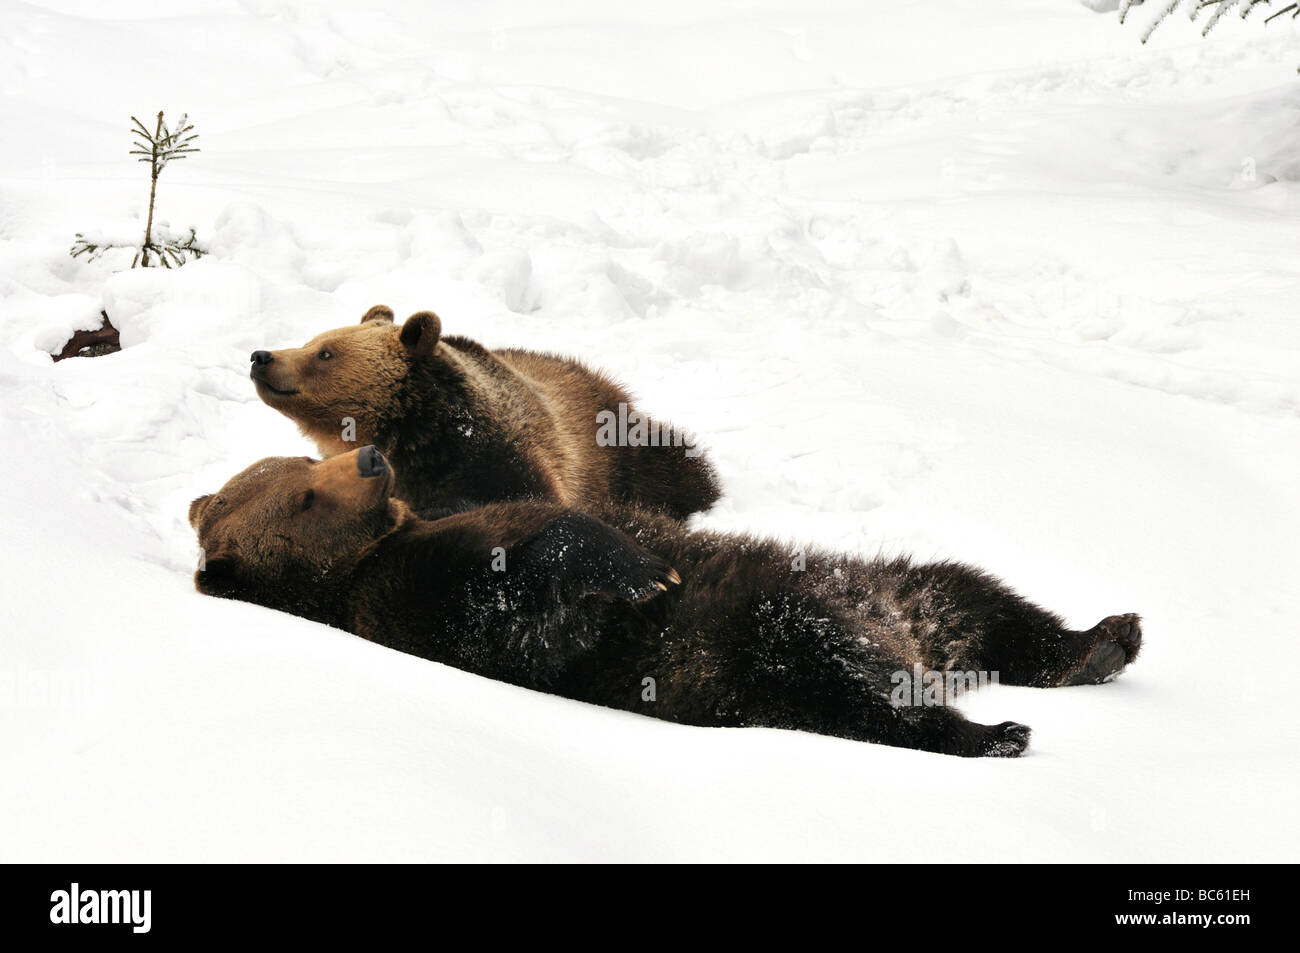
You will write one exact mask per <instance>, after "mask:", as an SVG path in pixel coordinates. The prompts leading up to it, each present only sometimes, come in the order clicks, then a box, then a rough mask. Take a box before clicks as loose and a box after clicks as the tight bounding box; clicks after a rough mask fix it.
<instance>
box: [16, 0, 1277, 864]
mask: <svg viewBox="0 0 1300 953" xmlns="http://www.w3.org/2000/svg"><path fill="white" fill-rule="evenodd" d="M1091 5H1092V6H1103V7H1104V6H1107V5H1108V4H1106V3H1095V4H1091ZM1147 6H1148V8H1150V7H1151V5H1147ZM160 13H161V14H164V15H160ZM1148 15H1149V14H1144V13H1143V12H1142V11H1141V10H1138V11H1137V12H1135V14H1134V15H1133V21H1134V22H1130V23H1129V24H1127V25H1126V26H1120V25H1119V24H1118V22H1117V20H1116V17H1115V14H1114V12H1113V11H1103V12H1094V11H1092V10H1090V9H1089V8H1088V6H1085V5H1084V4H1081V3H1079V2H1077V0H983V2H980V3H971V2H969V0H894V2H890V3H888V4H883V3H878V4H862V3H850V2H843V3H830V2H811V0H804V2H800V3H797V4H796V3H791V4H789V5H782V4H776V3H765V2H730V3H725V2H714V0H690V2H677V0H667V2H656V3H653V4H646V3H635V4H633V3H613V2H610V0H590V2H587V0H582V2H569V3H560V2H551V3H528V4H522V3H513V2H505V0H501V2H496V3H485V4H482V5H477V6H476V8H475V9H474V10H473V11H472V12H471V11H470V10H468V9H466V5H464V4H451V3H445V4H430V3H427V2H418V0H387V2H379V3H374V4H360V5H359V4H355V3H346V4H345V3H341V2H340V3H334V2H329V3H325V2H315V3H313V2H290V0H250V2H241V3H236V2H232V0H226V2H218V3H212V2H205V3H192V2H180V0H173V2H169V3H167V4H165V5H162V6H161V7H160V5H159V4H157V3H154V2H150V3H145V2H141V0H118V2H114V3H112V4H103V3H99V2H91V0H84V2H80V0H59V2H44V3H35V2H33V3H19V2H8V0H5V2H0V130H2V132H0V446H3V448H4V452H3V454H0V491H2V492H0V527H3V530H2V536H0V540H2V542H0V560H2V561H0V758H2V759H3V783H2V784H0V859H3V860H41V861H55V860H77V861H110V860H241V859H267V860H271V859H276V860H287V859H322V860H324V859H331V860H343V859H372V860H376V859H403V860H431V859H452V858H458V859H521V858H530V859H584V860H585V859H615V860H669V859H696V858H747V859H759V858H763V859H783V858H784V859H824V858H836V859H845V860H877V861H904V860H909V861H916V860H934V861H947V860H982V859H1006V860H1020V859H1044V860H1090V861H1122V860H1264V859H1271V860H1295V859H1296V854H1297V850H1296V848H1297V839H1298V838H1297V834H1296V825H1294V824H1293V823H1291V821H1290V818H1291V816H1292V815H1293V813H1294V806H1295V783H1296V774H1297V771H1296V741H1297V737H1296V736H1297V729H1296V705H1295V698H1296V688H1295V678H1296V673H1297V671H1300V668H1298V667H1297V664H1296V663H1297V658H1296V655H1297V648H1296V630H1295V622H1294V620H1295V619H1296V618H1297V611H1298V610H1300V596H1298V595H1297V586H1296V582H1297V578H1298V574H1297V569H1298V568H1300V567H1298V565H1297V563H1298V559H1297V537H1298V535H1300V515H1298V513H1297V506H1296V491H1295V477H1296V473H1297V469H1298V467H1297V464H1300V424H1298V422H1297V411H1298V410H1300V361H1298V360H1297V355H1298V352H1300V315H1297V310H1296V305H1297V301H1300V257H1298V256H1297V249H1298V247H1300V243H1298V242H1297V240H1296V239H1297V226H1298V222H1300V182H1298V180H1300V126H1298V122H1300V78H1298V77H1297V76H1296V67H1297V66H1300V42H1297V33H1296V30H1295V27H1294V26H1293V24H1292V23H1291V21H1290V20H1289V19H1286V20H1283V21H1280V22H1274V23H1273V24H1271V25H1269V26H1267V27H1265V26H1264V25H1262V24H1260V23H1254V22H1251V23H1247V24H1242V23H1241V22H1240V21H1238V20H1236V19H1235V17H1229V18H1227V19H1225V20H1224V21H1223V22H1222V23H1220V25H1219V26H1218V27H1217V28H1216V30H1215V32H1214V33H1213V34H1211V36H1210V37H1209V38H1208V39H1206V40H1201V39H1200V38H1199V36H1198V35H1197V32H1196V29H1195V28H1193V27H1192V26H1190V25H1188V24H1187V23H1186V22H1185V21H1184V18H1183V17H1182V15H1178V16H1175V17H1174V18H1171V20H1170V21H1169V22H1168V23H1166V24H1165V25H1164V26H1163V27H1162V28H1161V29H1160V30H1159V31H1158V32H1157V33H1156V35H1155V37H1154V39H1153V40H1152V42H1151V43H1150V44H1149V45H1147V46H1142V45H1140V44H1139V42H1138V38H1139V35H1140V32H1141V27H1142V25H1143V23H1144V22H1145V20H1146V18H1147V16H1148ZM160 108H161V109H166V110H167V114H168V116H169V117H172V118H175V117H177V116H179V115H180V113H182V112H184V111H188V112H189V114H190V116H191V117H192V118H193V120H194V121H195V123H196V124H197V128H198V131H199V133H200V134H201V139H200V141H199V143H198V144H199V145H200V147H201V148H202V150H203V151H202V152H201V153H200V154H199V155H197V156H194V157H192V158H190V159H188V160H186V161H185V162H181V163H176V164H174V165H173V166H171V167H169V168H168V169H167V170H166V172H165V173H164V175H163V178H162V180H161V182H160V185H159V197H158V213H157V217H158V219H160V220H162V221H164V222H167V223H170V225H171V226H172V227H173V228H174V229H178V230H185V229H188V227H189V226H190V225H194V226H196V227H197V229H198V234H199V237H200V240H201V241H202V242H203V243H204V244H205V245H206V246H207V247H208V248H209V249H210V250H211V255H210V256H208V257H206V258H204V259H203V260H202V261H200V262H198V263H195V264H190V265H187V266H186V267H185V268H184V269H183V270H181V271H177V272H165V271H161V270H157V271H155V270H150V271H141V270H136V271H134V272H133V271H130V270H129V268H128V267H127V266H128V265H129V262H130V252H126V253H124V254H123V253H117V254H113V255H109V256H108V257H106V258H104V259H101V260H100V261H97V262H95V263H90V264H88V263H86V262H85V261H84V259H78V260H76V261H74V260H72V259H71V258H70V257H69V255H68V247H69V246H70V244H71V242H72V238H73V235H74V234H75V233H76V232H78V231H82V232H86V233H87V234H95V235H100V236H107V237H110V238H119V239H121V240H123V241H129V240H132V239H133V238H135V237H136V236H137V235H139V234H140V233H142V231H143V215H144V212H145V208H146V201H147V194H148V181H147V172H146V168H147V167H146V166H143V165H138V164H136V163H135V162H134V161H133V160H132V158H131V157H129V156H128V155H127V154H126V153H127V149H128V148H129V147H130V137H129V135H128V131H127V130H128V125H129V117H130V116H131V115H133V114H134V115H137V116H140V117H141V118H142V119H145V118H146V117H150V116H152V115H154V114H155V113H156V112H157V111H158V110H159V109H160ZM377 302H384V303H387V304H389V305H391V306H392V307H393V308H394V309H395V310H397V312H398V314H399V318H400V317H401V316H402V315H405V314H406V313H409V312H411V311H415V310H418V309H422V308H433V309H434V310H436V311H438V312H439V314H440V315H441V316H442V319H443V323H444V327H445V329H446V330H447V331H448V333H460V334H467V335H470V336H472V337H475V338H477V339H479V340H480V341H482V342H483V343H485V344H487V345H489V346H506V345H508V346H522V347H536V348H546V349H554V350H560V351H564V352H568V353H571V354H574V355H576V356H579V357H581V358H583V359H586V360H588V361H590V362H591V363H593V364H596V365H599V366H602V367H605V368H607V369H609V370H610V371H612V372H614V373H615V374H617V375H618V376H620V377H621V378H622V379H623V380H625V381H626V382H627V383H628V384H629V385H630V386H631V388H632V389H633V391H634V392H635V393H636V394H638V396H639V398H640V400H641V403H642V405H643V406H644V407H646V408H649V409H650V410H652V411H653V412H655V413H657V414H660V415H662V416H664V417H668V418H671V419H672V420H674V421H675V422H678V423H680V424H682V425H685V426H688V427H690V428H693V429H695V430H697V431H698V432H699V433H700V434H701V436H702V437H703V438H705V440H706V442H707V444H708V446H709V447H710V448H711V453H712V455H713V459H714V460H715V461H716V463H717V465H718V468H719V470H720V474H721V477H722V480H723V483H724V485H725V487H726V490H727V495H726V497H725V498H724V499H723V500H722V502H721V503H720V504H719V505H718V506H717V508H716V510H715V511H714V512H712V513H711V514H709V515H708V516H707V517H705V518H704V519H703V520H701V522H702V523H703V524H704V525H708V526H712V527H717V528H725V529H731V528H735V529H742V528H743V529H747V530H753V531H758V532H765V533H772V534H776V535H779V536H782V537H788V538H790V539H799V540H808V541H816V542H819V543H823V544H826V545H832V546H837V547H841V548H845V549H849V550H853V551H858V552H861V553H864V554H874V553H876V552H879V551H884V552H903V551H906V552H912V553H916V554H918V555H919V556H922V557H932V556H935V557H937V556H945V557H955V558H961V559H965V560H968V561H971V562H975V563H978V564H979V565H982V566H984V567H986V568H988V569H990V570H992V571H994V572H996V573H997V574H999V575H1000V576H1002V577H1003V578H1005V579H1007V580H1008V581H1009V582H1011V583H1012V584H1013V585H1015V586H1016V587H1018V588H1019V589H1020V590H1021V591H1023V592H1024V593H1025V594H1026V595H1028V596H1030V597H1031V598H1033V599H1035V600H1037V601H1040V602H1042V603H1043V604H1045V605H1047V606H1049V607H1051V608H1053V609H1056V610H1058V611H1060V612H1062V613H1064V614H1065V615H1066V616H1067V617H1068V618H1069V620H1070V621H1071V623H1072V624H1074V625H1075V626H1077V627H1087V626H1090V625H1091V624H1093V623H1094V622H1095V621H1097V619H1099V618H1100V617H1102V616H1104V615H1108V614H1111V613H1117V612H1127V611H1139V612H1141V613H1143V615H1144V617H1145V620H1146V637H1147V646H1146V648H1145V650H1144V654H1143V657H1142V658H1141V660H1140V661H1139V663H1138V664H1137V665H1136V666H1135V667H1134V668H1133V669H1132V670H1130V671H1129V672H1128V673H1126V674H1125V675H1124V676H1123V677H1122V678H1120V679H1119V680H1118V681H1117V682H1115V683H1113V684H1110V685H1107V686H1102V687H1087V688H1077V689H1063V690H1059V691H1051V692H1048V691H1034V690H1030V689H1017V688H1010V687H996V688H993V689H990V690H988V691H985V692H982V693H980V694H979V695H978V696H977V697H975V698H972V699H971V700H970V701H969V702H968V703H967V704H966V705H965V708H966V710H967V712H968V713H969V714H970V715H971V716H972V717H974V718H976V719H978V720H982V721H1000V720H1003V719H1014V720H1017V721H1022V722H1026V723H1028V724H1030V725H1031V726H1032V727H1033V729H1034V735H1033V741H1032V745H1031V748H1030V751H1029V753H1028V754H1027V755H1026V757H1024V758H1023V759H1020V760H1013V761H1001V760H984V761H969V760H960V759H955V758H945V757H942V756H936V755H929V754H922V753H917V752H911V751H903V750H894V749H888V748H884V747H877V746H870V745H861V744H854V743H850V742H844V741H838V740H833V739H827V738H820V737H815V736H811V735H802V734H794V733H787V732H777V731H760V730H735V731H724V730H703V729H691V728H683V727H676V726H672V725H668V724H664V723H660V722H656V721H654V720H651V719H646V718H640V717H637V716H633V715H630V714H625V713H620V712H612V711H606V710H603V709H597V708H592V707H588V706H584V705H581V704H578V703H574V702H568V701H564V700H561V699H557V698H552V697H546V696H541V695H536V694H533V693H529V692H526V691H523V690H519V689H515V688H511V687H508V686H505V685H501V684H497V683H493V682H488V681H485V680H483V679H479V678H476V677H473V676H470V675H466V674H463V673H461V672H457V671H454V670H450V669H447V668H444V667H442V666H438V665H434V664H431V663H428V662H424V661H421V660H418V659H414V658H409V657H405V656H402V655H399V654H397V653H394V652H390V651H387V650H384V649H381V648H378V647H376V646H372V645H369V644H367V643H365V642H363V641H361V640H359V639H356V638H354V637H352V636H350V635H347V634H345V633H342V632H338V631H334V630H330V629H327V628H323V627H320V626H316V625H313V624H309V623H306V622H303V621H301V620H296V619H292V618H290V617H287V616H283V615H279V614H275V613H271V612H269V611H266V610H263V609H260V608H257V607H254V606H249V605H241V604H236V603H229V602H222V601H218V600H213V599H206V598H203V597H200V596H198V595H197V594H196V593H194V591H193V589H192V583H191V578H190V574H191V571H192V568H193V563H194V559H195V543H194V539H193V535H192V533H191V532H190V529H189V527H188V526H187V525H186V523H185V510H186V505H187V504H188V502H189V500H190V499H191V498H193V497H194V496H197V495H199V494H200V493H203V492H209V491H212V490H214V489H215V488H216V487H218V486H219V485H220V484H221V483H222V482H223V481H224V480H225V479H226V478H227V477H229V476H230V475H231V474H233V473H234V472H236V471H237V470H239V469H241V468H242V467H244V466H245V465H247V464H248V463H250V462H252V461H253V460H255V459H256V458H258V457H261V456H264V455H267V454H295V453H304V452H311V448H310V446H308V445H307V444H305V443H304V441H303V440H302V438H301V437H300V436H299V435H298V434H297V432H296V431H295V429H294V428H293V426H292V425H291V424H290V423H289V422H288V421H287V420H285V419H284V418H282V417H280V416H279V415H277V414H275V413H274V412H272V411H271V410H269V409H268V408H266V407H264V406H263V405H261V404H260V402H259V401H258V400H257V399H256V397H255V395H254V393H253V391H252V388H251V386H250V385H249V383H248V380H247V366H248V363H247V362H248V353H249V352H250V351H252V350H253V349H255V348H261V347H272V348H274V347H284V346H297V345H298V344H300V343H302V341H304V340H305V339H306V338H307V337H310V336H312V335H314V334H315V333H317V332H319V331H321V330H325V329H327V328H329V327H333V326H337V325H340V324H344V323H351V322H353V321H355V320H357V319H358V317H359V316H360V314H361V313H362V312H363V311H364V310H365V309H366V308H368V307H369V306H370V305H373V304H375V303H377ZM101 307H102V308H106V309H107V310H108V312H109V314H110V315H111V316H112V318H113V320H114V322H115V323H116V324H117V326H118V327H119V328H120V329H121V331H122V342H123V344H124V345H125V349H124V350H123V351H122V352H121V353H119V354H116V355H113V356H111V357H107V358H98V359H94V360H75V361H65V362H62V363H59V364H57V365H55V364H52V363H51V361H50V357H49V352H51V351H57V350H58V349H59V347H60V346H61V344H62V343H63V341H64V340H65V339H66V338H67V337H68V335H69V334H70V332H71V331H73V330H74V329H76V328H79V327H91V326H94V325H95V324H96V322H97V316H98V313H99V310H100V308H101Z"/></svg>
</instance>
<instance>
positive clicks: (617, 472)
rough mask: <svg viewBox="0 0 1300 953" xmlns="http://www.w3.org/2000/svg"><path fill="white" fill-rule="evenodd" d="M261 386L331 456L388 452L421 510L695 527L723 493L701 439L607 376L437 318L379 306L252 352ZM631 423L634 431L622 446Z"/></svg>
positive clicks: (402, 490) (402, 488) (403, 490)
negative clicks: (484, 507)
mask: <svg viewBox="0 0 1300 953" xmlns="http://www.w3.org/2000/svg"><path fill="white" fill-rule="evenodd" d="M250 376H251V377H252V379H253V383H254V384H255V386H256V388H257V393H258V396H260V397H261V398H262V400H263V401H264V402H265V403H267V404H268V405H269V406H271V407H273V408H275V409H276V410H278V411H280V413H282V414H284V415H285V416H286V417H288V418H290V419H291V420H293V421H294V422H295V423H297V424H298V427H299V429H301V430H302V432H303V433H304V434H305V435H306V436H307V437H308V438H310V439H311V440H313V441H314V442H315V443H316V446H317V448H318V450H319V452H320V453H321V455H322V456H325V457H330V456H333V455H335V454H339V453H344V452H348V451H351V450H355V449H357V448H358V447H359V446H363V445H370V444H373V445H375V446H378V447H379V448H380V449H381V450H382V451H383V453H385V454H386V455H387V456H388V457H389V458H390V459H392V461H393V463H394V465H395V467H396V469H397V471H398V473H400V474H401V476H400V478H399V485H398V488H397V492H398V495H399V496H400V497H401V498H402V499H404V500H406V501H407V502H408V503H410V504H411V505H412V506H414V507H416V508H417V509H423V508H425V507H429V506H434V505H441V504H444V503H446V502H447V501H469V502H473V503H488V502H497V501H503V500H519V499H533V500H551V501H554V502H556V503H560V504H563V505H565V506H569V507H574V508H576V509H591V508H593V507H596V506H599V505H602V504H604V503H608V502H616V503H628V504H633V505H637V506H641V507H645V508H647V509H652V510H656V511H659V512H662V513H666V514H668V515H669V516H672V517H674V518H676V519H684V518H685V517H686V516H688V515H690V514H691V513H694V512H697V511H700V510H704V509H707V508H708V507H709V506H711V505H712V504H713V503H714V501H715V500H717V498H718V495H719V491H718V482H717V478H716V477H715V475H714V472H713V468H712V466H711V465H710V464H709V463H708V461H706V460H705V459H704V458H703V456H701V453H700V450H699V448H698V447H696V446H695V441H694V439H693V438H691V437H690V436H689V435H685V434H684V433H683V432H682V431H679V430H675V429H674V428H673V427H672V426H671V425H669V424H666V423H665V424H660V423H659V422H658V421H655V420H652V419H650V418H648V417H645V416H644V415H641V414H640V412H639V411H636V410H635V409H634V408H632V407H631V398H630V397H629V396H628V394H627V393H626V392H625V391H624V390H623V389H622V388H621V387H620V386H619V385H618V384H616V383H615V382H614V381H612V380H610V379H609V378H608V377H606V376H605V375H603V374H601V373H599V372H597V371H594V370H591V369H590V368H587V367H585V366H583V365H582V364H580V363H578V362H577V361H573V360H570V359H568V358H564V357H560V356H557V355H554V354H542V353H537V352H532V351H521V350H499V351H489V350H487V349H486V348H484V347H482V346H480V345H479V344H476V343H475V342H473V341H471V340H468V339H466V338H463V337H455V336H447V337H444V336H443V334H442V322H441V321H440V320H439V318H438V316H437V315H435V314H434V313H433V312H431V311H421V312H419V313H417V314H413V315H411V316H410V317H409V318H407V320H406V321H405V322H404V323H403V324H402V325H401V326H400V327H399V326H398V325H396V324H395V323H394V321H393V312H392V311H391V310H390V309H388V308H386V307H384V306H382V305H376V306H375V307H373V308H371V309H370V310H369V311H368V312H367V313H366V315H365V316H364V317H363V318H362V319H361V323H360V324H358V325H353V326H349V327H343V328H338V329H336V330H333V331H327V332H325V333H324V334H320V335H317V336H316V337H315V338H313V339H312V340H310V341H308V342H307V344H306V345H304V346H303V347H300V348H287V349H284V350H279V351H254V352H253V355H252V370H251V372H250ZM629 417H632V419H633V420H634V421H635V422H636V424H635V425H634V427H633V429H632V432H631V434H630V438H629V439H620V438H628V437H629V435H628V431H627V427H626V422H627V420H628V418H629ZM613 421H617V422H619V423H620V424H621V425H622V426H621V427H620V428H615V427H611V426H610V423H611V422H613ZM611 438H613V439H611Z"/></svg>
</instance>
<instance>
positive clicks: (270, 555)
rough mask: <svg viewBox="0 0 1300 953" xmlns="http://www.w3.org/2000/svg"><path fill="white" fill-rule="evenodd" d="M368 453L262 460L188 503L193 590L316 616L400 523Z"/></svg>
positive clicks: (386, 477) (385, 479)
mask: <svg viewBox="0 0 1300 953" xmlns="http://www.w3.org/2000/svg"><path fill="white" fill-rule="evenodd" d="M392 489H393V471H392V468H391V467H389V466H388V462H387V461H386V460H385V459H384V457H383V454H381V453H380V452H379V451H378V450H376V449H375V448H374V447H362V448H361V449H359V450H354V451H352V452H351V453H345V454H340V455H339V456H336V457H331V458H330V459H328V460H325V461H323V462H322V461H317V460H313V459H311V458H310V457H267V458H266V459H265V460H261V461H259V462H257V463H255V464H253V465H252V466H251V467H249V468H248V469H246V470H244V471H243V472H242V473H239V474H238V475H236V476H235V477H233V478H232V479H231V480H229V481H228V482H227V483H226V485H225V486H223V487H222V488H221V489H220V490H218V491H217V492H216V493H210V494H208V495H207V496H201V497H199V498H198V499H197V500H195V501H194V502H193V503H191V504H190V513H189V519H190V525H191V526H192V527H194V531H195V532H196V533H197V534H198V537H199V546H200V547H201V550H202V553H203V559H202V561H201V562H200V564H199V569H198V571H197V572H196V573H195V574H194V585H195V588H197V589H198V590H199V591H200V592H202V593H205V594H207V595H212V596H222V597H225V598H231V599H243V600H245V601H248V602H257V603H260V604H262V605H269V606H272V607H273V608H281V609H286V610H289V611H294V612H298V613H299V614H303V615H309V616H310V615H315V614H316V613H314V612H312V611H311V610H312V606H311V605H307V604H303V600H304V598H305V599H306V600H307V601H308V602H311V601H313V600H316V599H319V600H321V601H322V602H323V601H326V600H327V599H328V597H329V594H328V592H325V591H323V590H325V589H327V588H328V586H329V584H330V582H331V580H332V579H335V578H338V574H340V573H344V574H345V573H347V572H348V571H350V570H351V568H352V567H353V566H355V565H356V563H357V562H358V561H359V560H360V559H361V558H363V557H364V556H365V555H366V553H367V552H369V551H370V548H371V547H372V546H373V545H374V544H375V543H376V542H377V541H379V540H380V539H382V538H383V537H384V536H386V535H387V534H388V533H390V532H391V531H392V530H394V529H395V528H396V527H397V526H399V525H401V524H402V523H403V522H404V521H405V520H406V519H407V518H408V514H409V511H408V510H407V508H406V505H405V504H403V503H401V502H399V501H398V500H396V499H393V498H392V496H391V494H392Z"/></svg>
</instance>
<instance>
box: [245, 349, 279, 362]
mask: <svg viewBox="0 0 1300 953" xmlns="http://www.w3.org/2000/svg"><path fill="white" fill-rule="evenodd" d="M249 360H250V361H252V362H253V363H254V364H259V365H260V364H270V363H271V362H272V361H274V360H275V357H274V355H272V354H271V352H270V351H254V352H253V356H252V357H250V358H249Z"/></svg>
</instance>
